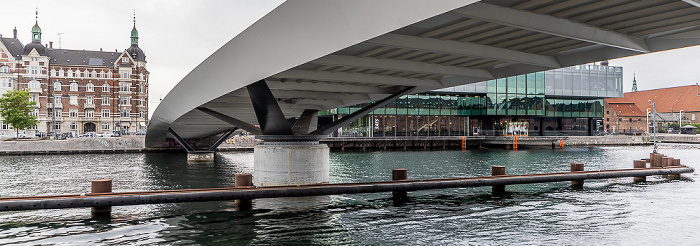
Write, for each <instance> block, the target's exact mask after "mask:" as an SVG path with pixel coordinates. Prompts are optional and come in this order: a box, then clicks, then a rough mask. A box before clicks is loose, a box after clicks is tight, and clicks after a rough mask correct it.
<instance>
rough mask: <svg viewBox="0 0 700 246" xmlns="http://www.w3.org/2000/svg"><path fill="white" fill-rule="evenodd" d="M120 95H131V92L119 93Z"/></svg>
mask: <svg viewBox="0 0 700 246" xmlns="http://www.w3.org/2000/svg"><path fill="white" fill-rule="evenodd" d="M119 95H131V91H121V90H120V91H119Z"/></svg>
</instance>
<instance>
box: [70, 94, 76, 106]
mask: <svg viewBox="0 0 700 246" xmlns="http://www.w3.org/2000/svg"><path fill="white" fill-rule="evenodd" d="M69 104H70V105H78V96H75V95H72V96H70V101H69Z"/></svg>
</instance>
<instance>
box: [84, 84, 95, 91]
mask: <svg viewBox="0 0 700 246" xmlns="http://www.w3.org/2000/svg"><path fill="white" fill-rule="evenodd" d="M85 91H88V92H93V91H95V85H93V84H92V83H88V84H87V85H85Z"/></svg>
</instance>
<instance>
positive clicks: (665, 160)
mask: <svg viewBox="0 0 700 246" xmlns="http://www.w3.org/2000/svg"><path fill="white" fill-rule="evenodd" d="M669 159H670V157H666V156H664V157H661V167H668V160H669Z"/></svg>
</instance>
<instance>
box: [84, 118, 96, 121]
mask: <svg viewBox="0 0 700 246" xmlns="http://www.w3.org/2000/svg"><path fill="white" fill-rule="evenodd" d="M98 119H99V118H97V117H83V118H81V120H82V121H97V120H98Z"/></svg>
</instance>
